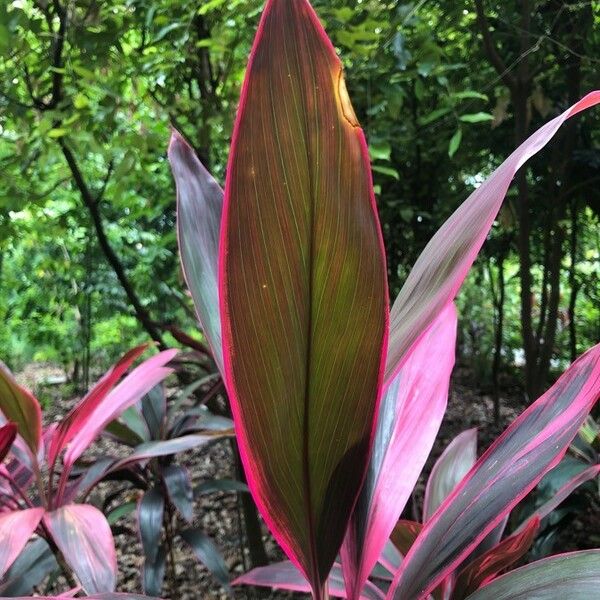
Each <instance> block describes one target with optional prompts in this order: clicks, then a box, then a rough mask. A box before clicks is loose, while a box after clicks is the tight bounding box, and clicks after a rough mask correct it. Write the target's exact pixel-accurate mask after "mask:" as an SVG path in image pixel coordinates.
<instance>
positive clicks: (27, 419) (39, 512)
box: [0, 345, 177, 595]
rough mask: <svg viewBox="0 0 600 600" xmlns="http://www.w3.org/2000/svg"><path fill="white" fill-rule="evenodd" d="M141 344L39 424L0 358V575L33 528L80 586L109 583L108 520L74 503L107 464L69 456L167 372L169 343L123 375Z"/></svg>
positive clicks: (113, 567)
mask: <svg viewBox="0 0 600 600" xmlns="http://www.w3.org/2000/svg"><path fill="white" fill-rule="evenodd" d="M145 349H146V346H145V345H144V346H139V347H137V348H134V349H133V350H131V351H129V352H128V353H127V354H126V355H125V356H124V357H123V358H122V359H121V360H120V361H119V362H118V363H117V364H116V365H115V366H114V367H113V368H112V369H111V370H110V371H108V372H107V373H106V374H105V375H104V376H103V377H102V378H101V379H100V380H99V381H98V383H96V385H95V386H94V387H92V389H91V390H90V391H89V392H88V393H87V394H86V396H85V397H84V398H83V399H82V400H81V401H80V402H79V403H78V404H77V405H76V406H75V407H74V408H73V409H72V410H71V411H70V412H69V414H68V415H67V416H66V417H65V418H64V419H62V420H61V421H60V422H58V423H54V424H52V425H50V426H48V427H47V428H45V429H44V428H43V426H42V412H41V408H40V404H39V402H38V401H37V399H36V398H35V396H34V395H33V394H31V393H30V392H29V391H28V390H26V389H25V388H23V387H22V386H20V385H19V384H18V383H17V382H16V380H15V378H14V377H13V376H12V374H11V373H10V372H9V371H8V369H7V368H6V367H4V365H3V364H2V363H0V424H3V423H6V421H8V422H9V423H8V424H5V425H4V427H3V428H2V429H0V458H5V463H4V464H0V581H1V580H2V577H3V576H4V575H5V573H6V572H7V570H8V569H9V567H10V566H11V564H12V563H13V562H14V561H15V560H16V559H17V558H18V557H19V555H20V554H21V553H22V552H28V550H29V551H30V552H32V553H33V554H34V555H36V553H39V547H37V546H35V545H34V546H27V542H28V541H29V540H30V538H31V537H32V535H33V534H34V533H37V534H38V536H39V537H40V538H42V539H44V540H46V542H47V544H48V545H49V546H50V548H52V549H53V550H54V551H55V552H56V553H57V555H58V557H59V560H60V561H61V562H63V563H66V565H68V568H69V569H70V570H72V572H73V573H74V574H75V575H76V577H77V579H78V581H79V584H80V587H81V589H82V590H83V591H84V592H86V593H89V594H94V593H105V592H113V591H114V589H115V585H116V579H117V561H116V553H115V547H114V542H113V538H112V533H111V530H110V526H109V524H108V522H107V520H106V518H105V517H104V515H103V514H102V513H101V512H100V511H99V510H98V509H97V508H95V507H94V506H92V505H91V504H85V503H77V499H78V498H80V499H83V500H85V496H86V495H87V493H88V492H89V489H90V486H91V485H92V483H94V482H97V481H98V480H99V478H98V474H99V470H100V472H104V471H106V470H107V465H106V464H103V463H100V464H92V465H91V466H89V468H87V469H85V468H81V467H80V466H79V465H78V464H76V463H77V461H78V460H79V459H80V457H81V456H82V455H83V453H84V452H85V451H86V450H87V448H88V447H89V446H90V444H92V442H94V441H95V440H96V438H97V437H98V436H99V435H100V434H101V432H102V431H103V430H104V428H105V427H106V426H107V425H108V424H109V423H110V422H111V421H112V420H113V419H115V418H116V417H118V416H119V415H120V414H121V413H122V412H123V411H124V410H125V409H127V408H128V407H129V406H131V405H133V404H135V403H136V402H137V401H139V400H140V399H141V398H142V396H143V395H144V394H146V393H147V392H149V391H150V390H151V389H152V388H153V387H154V386H155V385H156V384H157V383H159V382H160V381H162V380H163V379H164V378H165V377H166V376H168V375H169V374H170V373H171V372H172V369H171V368H169V367H167V366H166V365H167V363H169V361H171V359H172V358H173V357H174V356H175V354H176V353H177V351H176V350H166V351H164V352H160V353H158V354H156V355H155V356H152V357H151V358H149V359H147V360H146V361H144V362H142V363H141V364H140V365H138V366H137V367H136V368H135V369H133V370H132V371H131V372H130V373H129V374H128V375H127V376H125V377H124V378H123V376H124V375H125V373H126V372H127V371H128V370H129V368H130V367H131V366H132V364H133V363H134V362H135V361H136V359H138V358H139V357H140V356H141V355H142V353H143V352H144V350H145ZM121 379H122V380H121ZM99 467H100V469H99ZM26 562H27V561H26ZM32 566H33V565H32ZM29 576H30V579H31V578H33V574H32V573H31V574H30V575H29ZM42 576H43V574H42ZM29 583H31V586H32V587H33V586H34V585H36V584H37V583H38V582H37V581H29ZM7 587H8V588H10V587H11V581H4V582H2V583H0V593H1V594H2V595H4V593H5V592H4V591H2V590H4V589H5V588H7Z"/></svg>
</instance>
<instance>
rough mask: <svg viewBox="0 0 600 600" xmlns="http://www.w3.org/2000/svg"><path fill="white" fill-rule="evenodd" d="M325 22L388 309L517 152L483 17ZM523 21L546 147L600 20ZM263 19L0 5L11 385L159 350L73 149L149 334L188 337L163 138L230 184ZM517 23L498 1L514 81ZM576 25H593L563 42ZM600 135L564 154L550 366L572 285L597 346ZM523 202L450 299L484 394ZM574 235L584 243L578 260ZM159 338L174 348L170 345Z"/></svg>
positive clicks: (438, 7)
mask: <svg viewBox="0 0 600 600" xmlns="http://www.w3.org/2000/svg"><path fill="white" fill-rule="evenodd" d="M314 4H315V8H316V10H317V12H318V14H319V16H320V17H321V18H322V20H323V22H324V24H325V26H326V29H327V31H328V33H329V35H330V36H331V37H332V39H333V41H334V44H335V45H336V47H337V48H338V49H339V52H340V54H341V56H342V58H343V62H344V65H345V67H346V70H347V80H348V87H349V91H350V94H351V96H352V98H353V101H354V104H355V106H356V109H357V114H358V115H359V117H360V119H361V122H362V124H363V126H364V128H365V130H366V133H367V136H368V139H369V144H370V150H371V156H372V159H373V171H374V173H373V175H374V181H375V185H376V192H377V196H378V203H379V209H380V213H381V218H382V223H383V228H384V235H385V238H386V244H387V251H388V264H389V270H390V282H391V290H392V293H393V294H395V293H396V292H397V291H398V289H399V287H400V285H401V283H402V281H403V279H404V277H405V275H406V273H407V270H408V268H409V267H410V265H411V264H412V262H413V261H414V260H415V258H416V256H417V255H418V253H419V252H420V250H421V249H422V248H423V246H424V245H425V243H426V242H427V240H428V239H429V237H430V236H431V234H432V232H433V231H434V230H435V228H436V227H438V226H439V225H440V223H441V222H442V221H443V220H444V219H445V218H446V217H447V216H448V215H449V214H450V213H451V211H452V210H453V209H454V208H456V206H457V205H458V204H459V203H460V202H461V201H462V200H463V199H464V198H465V197H466V196H467V195H468V193H469V192H470V191H471V190H472V189H473V188H474V186H476V185H477V183H478V182H480V181H481V180H482V178H483V177H484V176H485V175H486V174H487V173H489V172H491V170H492V169H493V168H494V167H495V166H497V165H498V164H499V163H500V162H501V161H502V160H503V158H505V157H506V156H507V155H508V154H509V153H510V151H511V150H512V149H513V148H514V145H515V141H514V135H513V113H512V111H513V107H512V106H511V104H510V102H509V99H508V98H509V97H508V91H507V88H506V86H505V85H504V83H503V79H502V76H501V74H499V73H498V72H497V70H495V69H494V67H493V66H492V64H490V60H489V57H488V56H487V55H486V53H485V51H484V49H483V45H482V41H481V35H480V31H479V30H478V26H477V20H476V13H475V8H474V5H473V3H472V2H470V1H467V2H463V1H454V2H447V1H442V0H439V1H435V0H431V1H427V2H424V1H419V2H416V3H405V2H395V1H380V0H362V1H361V0H334V1H333V2H329V1H327V2H326V1H323V0H319V1H316V2H315V3H314ZM531 4H532V7H531V9H532V15H533V16H532V19H531V23H530V29H529V30H528V40H529V41H528V46H527V50H526V52H527V56H526V59H527V60H528V61H529V62H530V63H531V65H532V68H533V69H534V70H535V75H534V77H533V84H532V86H531V89H530V90H528V106H529V123H530V126H531V128H532V129H533V128H536V127H538V126H539V125H541V124H542V123H543V122H545V121H547V120H548V119H549V118H551V117H552V116H554V115H555V114H557V113H558V112H559V111H560V110H563V109H564V108H566V106H567V105H568V101H569V90H570V89H571V88H570V87H569V86H570V83H569V80H568V69H567V68H566V67H565V65H567V66H568V65H569V64H571V63H570V62H569V61H572V60H576V61H577V62H578V65H579V69H580V88H581V90H582V91H583V92H585V91H589V90H590V89H592V88H593V87H594V86H597V85H598V77H597V72H598V63H599V62H600V58H598V57H599V56H600V54H599V52H598V50H599V49H600V39H599V36H600V34H599V31H600V29H599V28H598V24H599V22H600V3H598V2H553V1H544V2H542V1H538V2H533V3H531ZM261 8H262V2H259V1H256V0H230V1H225V0H204V1H203V0H197V1H188V0H158V1H156V0H152V1H141V0H126V1H123V0H120V1H116V0H107V1H105V2H97V1H94V0H77V1H71V2H65V1H64V0H63V1H60V0H58V1H56V0H54V1H53V0H35V1H32V0H9V1H7V2H3V3H1V4H0V75H1V76H0V167H1V170H0V173H1V175H0V357H1V358H2V359H4V360H5V361H7V362H8V363H9V364H10V365H11V366H12V367H13V368H19V367H21V366H23V365H24V364H25V363H26V362H28V361H32V360H52V361H57V362H60V363H62V364H64V365H65V366H67V367H68V368H69V369H71V370H72V369H74V367H75V366H76V364H77V363H78V361H79V360H80V358H81V356H82V355H83V354H84V353H85V352H86V349H87V348H89V352H90V356H91V364H92V365H93V366H102V365H105V364H106V363H107V362H108V361H109V360H111V359H112V358H114V357H115V356H116V355H117V354H118V353H120V352H122V351H123V350H124V349H126V348H128V347H130V346H132V345H133V344H135V343H136V342H138V341H140V340H141V339H146V338H147V334H146V332H145V331H144V330H143V329H142V327H141V326H140V324H139V321H138V320H137V319H136V318H135V315H134V313H133V311H132V309H131V305H130V302H129V300H128V298H127V296H126V295H125V294H124V291H123V288H122V286H121V284H120V282H119V280H118V278H117V277H116V275H115V272H114V270H113V269H112V268H111V266H110V265H109V264H108V263H107V261H106V258H105V256H104V254H103V252H102V249H101V248H100V246H99V244H98V236H97V232H96V229H95V227H94V224H93V222H92V219H91V214H90V211H89V207H87V206H86V204H85V202H84V201H83V198H82V193H81V189H80V188H81V186H80V185H78V183H77V181H76V179H75V177H74V173H73V169H72V168H70V167H69V165H68V164H67V161H66V160H65V153H64V149H63V148H64V147H65V146H66V147H67V148H68V149H70V151H71V152H72V155H73V156H74V158H75V161H76V164H77V168H78V169H79V171H80V173H81V175H82V178H83V180H84V182H85V185H86V186H87V188H88V190H89V191H90V193H91V195H92V196H93V198H94V202H95V203H96V206H97V209H98V211H99V213H100V215H101V219H102V223H103V227H104V229H105V232H106V235H107V238H108V241H109V242H110V245H111V246H112V248H113V249H114V251H115V253H116V255H117V257H118V258H119V260H120V262H121V264H122V266H123V269H124V271H125V273H126V275H127V277H128V278H129V279H130V281H131V283H132V286H133V288H134V290H135V293H136V294H137V295H138V296H139V298H140V300H141V303H142V305H143V307H144V309H145V310H146V311H147V312H148V313H149V314H150V315H151V317H152V319H153V321H155V322H157V323H161V324H165V323H174V324H177V326H178V327H180V328H181V329H184V330H186V331H187V332H188V333H193V332H194V331H195V326H194V319H193V313H192V309H191V303H190V301H189V299H188V297H187V295H186V294H185V292H184V287H183V284H182V279H181V275H180V270H179V266H178V259H177V254H176V238H175V194H174V186H173V183H172V180H171V176H170V172H169V168H168V164H167V161H166V147H167V143H168V138H169V130H170V125H171V124H172V125H173V126H175V127H177V128H179V129H180V130H181V131H182V133H183V134H184V135H185V136H186V137H187V138H188V139H189V140H190V142H191V143H192V144H193V145H194V147H195V148H196V150H197V152H198V154H199V156H200V157H201V159H202V160H203V161H204V162H205V164H206V165H207V166H208V167H209V168H210V169H211V170H212V172H213V173H214V174H215V176H217V178H218V179H220V180H221V181H223V178H224V173H225V164H226V159H227V150H228V142H229V138H230V134H231V128H232V121H233V117H234V113H235V107H236V103H237V99H238V96H239V91H240V85H241V81H242V78H243V74H244V68H245V64H246V60H247V56H248V52H249V49H250V45H251V42H252V38H253V36H254V32H255V28H256V24H257V21H258V17H259V14H260V10H261ZM520 10H521V3H520V2H516V1H509V2H488V3H487V4H486V13H487V14H488V15H489V22H490V27H491V30H492V33H493V37H494V40H495V43H496V45H497V48H498V49H499V52H500V53H501V54H502V55H503V58H504V61H505V62H506V64H507V65H508V67H507V68H508V69H510V70H512V71H516V70H518V69H519V66H520V64H521V63H522V62H523V60H525V57H524V56H523V52H521V51H520V49H519V47H518V44H517V38H518V37H519V33H520V32H519V25H518V23H519V22H520V21H519V18H518V17H519V14H520ZM61 11H64V12H63V13H61ZM61 14H63V16H65V15H66V19H65V21H66V23H67V26H66V30H65V31H64V36H62V34H61V18H60V15H61ZM582 15H583V16H582ZM580 17H581V18H582V19H583V17H585V19H584V20H583V21H582V22H583V23H585V28H584V29H581V28H580V29H577V28H574V27H570V28H569V27H568V26H567V25H568V24H569V23H571V24H572V23H573V22H575V21H574V19H579V18H580ZM515 23H517V25H515ZM61 36H62V37H63V38H64V40H63V42H62V47H61V48H60V59H59V60H58V62H57V60H56V56H57V45H58V43H59V39H61ZM57 82H58V83H57ZM571 87H572V86H571ZM599 118H600V113H599V112H598V111H595V112H594V111H592V112H591V113H590V114H589V115H586V116H585V117H584V118H583V119H580V121H579V127H580V129H579V134H578V145H577V147H576V148H575V149H572V151H566V155H565V156H564V158H565V159H567V160H569V161H571V163H572V164H573V165H575V167H574V168H575V169H576V177H575V180H576V182H577V186H579V187H578V188H576V189H575V190H574V191H573V193H572V194H570V195H569V202H570V204H569V207H570V211H565V212H564V214H562V215H561V216H560V218H558V220H555V221H553V225H552V227H553V228H554V229H553V231H558V229H560V231H562V232H563V234H564V236H565V243H564V244H563V256H562V259H561V267H562V268H561V274H560V278H561V299H560V312H559V315H558V328H557V338H556V344H555V349H554V352H553V365H554V366H555V367H559V366H561V365H562V363H564V362H566V361H568V360H569V359H570V352H569V344H570V340H569V337H568V327H567V323H566V321H565V314H566V313H565V311H566V306H567V304H568V300H569V294H570V292H571V291H572V289H573V287H574V286H577V291H578V295H577V304H576V316H577V320H576V334H577V340H576V344H577V350H578V351H582V350H583V349H584V348H586V347H587V346H589V345H590V344H592V343H594V342H595V341H598V339H599V338H600V309H599V304H598V300H599V298H598V296H599V285H598V277H599V273H600V255H599V233H598V217H599V207H600V198H599V195H598V191H597V189H598V187H597V185H594V181H595V182H596V183H597V180H598V177H599V176H600V153H599V152H598V146H597V141H598V132H599V131H600V129H599V128H598V126H597V125H598V119H599ZM561 151H562V152H563V153H565V149H564V148H561V147H560V140H559V141H558V142H557V144H554V145H553V146H552V148H550V149H549V150H548V151H547V152H544V153H543V154H542V155H541V156H540V157H539V158H538V159H536V160H534V161H533V164H532V168H531V169H530V171H529V174H528V181H529V184H530V190H531V192H530V193H531V196H532V223H533V226H532V239H531V243H532V261H533V268H532V272H533V276H534V281H535V286H536V289H534V290H532V303H533V311H534V313H535V311H536V310H537V309H536V302H537V301H536V294H538V295H539V290H540V289H541V285H542V278H543V271H544V269H543V264H544V256H545V252H546V249H545V248H546V246H545V243H544V239H545V237H544V235H545V232H546V231H547V230H548V225H547V221H546V219H547V215H548V211H549V208H548V207H549V205H551V203H552V202H553V197H552V185H553V184H554V183H556V182H552V181H549V180H550V179H552V177H553V173H554V171H553V170H552V168H551V167H550V166H549V164H550V163H551V161H552V160H553V159H552V157H553V156H554V155H555V154H557V153H560V152H561ZM556 185H560V182H559V183H558V184H556ZM511 194H512V196H510V201H509V202H508V203H507V205H506V208H505V209H504V210H503V212H502V213H501V215H500V217H499V220H498V223H497V224H496V226H495V227H494V229H493V231H492V233H491V236H490V241H489V243H488V245H487V246H486V250H485V252H484V254H483V255H482V257H481V259H480V260H479V261H478V263H477V265H476V268H475V269H474V271H473V274H472V276H471V277H470V278H469V280H468V282H467V285H466V287H465V289H464V292H463V293H462V294H461V296H460V299H459V304H460V307H461V314H462V326H461V333H462V336H461V340H462V347H463V349H464V350H465V351H466V352H468V353H469V355H470V356H472V357H474V359H475V360H474V363H473V364H475V365H476V367H477V372H478V373H479V375H480V377H481V380H482V381H486V380H487V379H489V373H490V369H491V353H492V349H493V337H494V322H495V313H494V311H495V309H494V304H493V297H494V293H496V292H497V284H498V265H499V264H500V263H499V259H498V257H499V256H500V255H503V256H504V257H505V262H504V263H503V264H504V266H503V269H504V271H503V272H504V274H505V279H506V303H505V308H504V313H505V318H506V324H505V331H504V336H503V363H504V365H505V368H507V369H508V368H512V367H513V366H514V357H515V356H517V357H518V356H519V352H520V349H521V348H522V341H521V337H520V326H519V296H518V289H519V287H518V286H519V280H518V276H517V275H518V271H519V259H518V255H517V253H516V249H515V232H516V227H517V217H516V208H515V194H514V192H511ZM573 228H576V229H577V232H578V240H577V241H578V245H577V249H576V251H575V253H574V254H573V253H571V254H569V252H568V243H567V242H568V240H569V239H570V236H571V232H572V230H573ZM572 256H574V257H575V263H576V264H575V268H574V269H571V268H570V266H571V262H572ZM194 335H198V334H196V333H194ZM164 339H165V341H166V342H167V343H169V344H172V343H174V340H173V339H172V338H171V337H170V336H169V335H168V334H165V337H164ZM517 366H518V361H517Z"/></svg>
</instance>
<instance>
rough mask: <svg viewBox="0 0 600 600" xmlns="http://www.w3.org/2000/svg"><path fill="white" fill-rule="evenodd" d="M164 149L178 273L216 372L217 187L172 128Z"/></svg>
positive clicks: (218, 356)
mask: <svg viewBox="0 0 600 600" xmlns="http://www.w3.org/2000/svg"><path fill="white" fill-rule="evenodd" d="M167 154H168V157H169V163H170V164H171V170H172V172H173V178H174V179H175V184H176V187H177V239H178V241H179V250H180V255H181V265H182V268H183V273H184V277H185V280H186V283H187V286H188V289H189V290H190V293H191V294H192V298H193V299H194V305H195V307H196V314H197V316H198V320H199V321H200V325H201V327H202V331H203V333H204V335H205V336H206V339H207V340H208V344H209V346H210V347H211V350H212V353H213V358H214V360H215V362H216V363H217V366H218V368H219V371H221V373H222V372H223V344H222V340H221V315H220V313H219V296H218V290H219V288H218V282H217V273H218V264H217V263H218V257H219V232H220V227H221V213H222V210H223V190H222V189H221V187H220V186H219V184H218V183H217V182H216V181H215V179H214V178H213V177H212V176H211V175H210V173H209V172H208V171H207V170H206V169H205V168H204V165H203V164H202V163H201V162H200V161H199V160H198V157H197V156H196V153H195V152H194V150H193V149H192V148H191V146H190V145H189V144H188V143H187V142H186V141H185V140H184V138H183V136H182V135H181V134H180V133H179V132H178V131H176V130H175V129H174V130H173V132H172V134H171V141H170V143H169V150H168V153H167Z"/></svg>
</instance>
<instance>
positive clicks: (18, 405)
mask: <svg viewBox="0 0 600 600" xmlns="http://www.w3.org/2000/svg"><path fill="white" fill-rule="evenodd" d="M0 412H1V413H2V414H3V415H4V416H5V417H6V419H7V420H8V421H12V422H13V423H15V424H16V426H17V429H18V432H19V435H20V436H21V437H22V438H23V439H24V440H25V443H26V444H27V446H28V447H29V449H30V450H31V452H32V453H33V454H34V455H36V454H37V450H38V448H39V447H40V442H41V441H42V409H41V408H40V403H39V402H38V401H37V399H36V398H35V396H34V395H33V394H32V393H31V392H29V391H28V390H26V389H25V388H24V387H21V386H20V385H19V384H18V383H17V381H16V379H15V378H14V377H13V375H12V373H11V372H10V371H9V370H8V368H7V367H6V365H5V364H4V363H3V362H2V361H0Z"/></svg>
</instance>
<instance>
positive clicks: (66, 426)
mask: <svg viewBox="0 0 600 600" xmlns="http://www.w3.org/2000/svg"><path fill="white" fill-rule="evenodd" d="M147 347H148V345H147V344H142V345H141V346H137V347H136V348H133V349H131V350H129V352H127V353H126V354H125V355H124V356H122V357H121V359H120V360H119V361H118V362H117V364H115V365H114V366H113V367H112V368H111V369H110V370H109V371H107V372H106V373H105V374H104V376H103V377H102V378H101V379H100V380H99V381H98V382H97V383H96V385H94V387H92V389H91V390H90V391H89V392H88V393H87V394H86V395H85V396H84V398H83V399H82V400H81V402H79V403H78V404H77V406H75V407H74V408H73V409H72V410H71V412H69V414H68V415H67V416H66V417H65V418H64V419H63V420H62V421H61V422H60V424H59V425H58V429H57V430H56V432H55V433H54V435H53V436H52V438H51V441H50V444H49V449H48V464H50V465H54V463H55V462H56V459H57V457H58V455H59V454H60V452H61V451H62V450H63V449H64V447H65V446H66V445H67V444H68V443H69V442H70V441H71V440H72V439H73V438H74V437H75V435H76V433H77V432H78V431H79V429H80V428H81V427H83V425H84V424H85V423H86V421H88V420H89V419H90V417H91V415H92V413H93V412H94V411H95V410H96V408H97V406H98V405H99V404H100V403H101V402H102V401H103V400H104V398H105V397H106V395H107V394H108V393H109V392H110V391H111V390H112V389H113V387H114V386H115V385H116V384H117V382H118V381H119V379H121V377H122V376H123V375H124V374H125V373H126V372H127V370H128V369H129V367H130V366H131V365H132V364H133V363H134V362H135V360H136V359H138V358H139V357H140V356H141V355H142V354H143V353H144V351H145V350H146V348H147Z"/></svg>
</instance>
